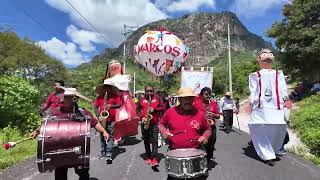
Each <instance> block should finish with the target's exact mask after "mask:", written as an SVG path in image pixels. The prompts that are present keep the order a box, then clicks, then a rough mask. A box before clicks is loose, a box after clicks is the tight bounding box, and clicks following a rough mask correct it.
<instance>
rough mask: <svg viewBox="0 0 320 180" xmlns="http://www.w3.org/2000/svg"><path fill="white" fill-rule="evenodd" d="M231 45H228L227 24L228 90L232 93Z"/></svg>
mask: <svg viewBox="0 0 320 180" xmlns="http://www.w3.org/2000/svg"><path fill="white" fill-rule="evenodd" d="M230 48H231V45H230V28H229V24H228V58H229V92H230V93H231V95H232V74H231V50H230Z"/></svg>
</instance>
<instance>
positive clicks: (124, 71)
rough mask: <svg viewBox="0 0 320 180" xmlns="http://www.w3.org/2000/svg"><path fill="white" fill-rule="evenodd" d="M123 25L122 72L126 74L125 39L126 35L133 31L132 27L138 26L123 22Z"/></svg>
mask: <svg viewBox="0 0 320 180" xmlns="http://www.w3.org/2000/svg"><path fill="white" fill-rule="evenodd" d="M123 27H124V33H123V36H124V42H123V74H126V41H127V38H128V36H129V35H130V34H131V33H132V32H133V31H134V29H137V28H138V26H128V25H126V24H123Z"/></svg>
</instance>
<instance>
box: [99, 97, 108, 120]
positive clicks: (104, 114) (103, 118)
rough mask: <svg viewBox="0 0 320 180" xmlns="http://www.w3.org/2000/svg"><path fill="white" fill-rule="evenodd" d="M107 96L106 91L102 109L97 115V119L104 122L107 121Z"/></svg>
mask: <svg viewBox="0 0 320 180" xmlns="http://www.w3.org/2000/svg"><path fill="white" fill-rule="evenodd" d="M107 98H108V92H106V94H105V95H104V101H103V110H102V111H101V113H100V115H99V120H100V122H102V123H105V122H106V121H107V118H108V117H109V111H108V109H107Z"/></svg>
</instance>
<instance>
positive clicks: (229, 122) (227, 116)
mask: <svg viewBox="0 0 320 180" xmlns="http://www.w3.org/2000/svg"><path fill="white" fill-rule="evenodd" d="M223 124H224V126H225V127H226V129H227V130H230V128H232V126H233V110H224V111H223Z"/></svg>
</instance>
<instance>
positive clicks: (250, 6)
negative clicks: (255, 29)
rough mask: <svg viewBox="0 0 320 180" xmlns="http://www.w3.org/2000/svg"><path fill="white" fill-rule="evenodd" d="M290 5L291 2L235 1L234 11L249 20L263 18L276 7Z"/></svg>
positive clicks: (274, 0) (284, 0) (279, 0)
mask: <svg viewBox="0 0 320 180" xmlns="http://www.w3.org/2000/svg"><path fill="white" fill-rule="evenodd" d="M285 3H289V0H235V2H234V4H233V5H232V8H231V9H232V10H233V11H235V12H237V13H238V14H239V15H244V16H245V17H247V18H251V17H257V16H263V15H265V13H266V12H267V11H268V10H270V9H272V8H274V7H275V6H279V5H283V4H285Z"/></svg>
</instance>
